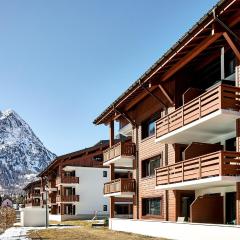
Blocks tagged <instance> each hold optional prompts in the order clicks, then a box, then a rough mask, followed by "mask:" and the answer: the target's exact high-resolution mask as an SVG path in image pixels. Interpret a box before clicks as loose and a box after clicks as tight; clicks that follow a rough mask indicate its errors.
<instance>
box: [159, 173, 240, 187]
mask: <svg viewBox="0 0 240 240" xmlns="http://www.w3.org/2000/svg"><path fill="white" fill-rule="evenodd" d="M239 181H240V176H237V177H235V176H217V177H209V178H202V179H198V180H191V181H185V182H179V183H171V184H164V185H159V186H156V187H155V189H159V190H196V189H201V188H209V187H227V186H236V183H237V182H239Z"/></svg>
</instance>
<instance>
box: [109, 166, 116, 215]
mask: <svg viewBox="0 0 240 240" xmlns="http://www.w3.org/2000/svg"><path fill="white" fill-rule="evenodd" d="M114 179H115V172H114V163H112V164H110V180H111V181H112V180H114ZM109 201H110V204H109V205H110V218H114V216H115V214H114V212H115V197H110V199H109Z"/></svg>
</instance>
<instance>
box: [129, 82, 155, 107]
mask: <svg viewBox="0 0 240 240" xmlns="http://www.w3.org/2000/svg"><path fill="white" fill-rule="evenodd" d="M156 88H157V86H153V87H152V88H151V91H153V90H155V89H156ZM147 95H148V93H147V92H145V91H144V92H143V93H142V94H141V95H140V96H139V97H137V98H136V99H135V100H132V101H131V103H129V104H128V106H127V107H126V109H125V111H128V110H130V109H131V108H132V107H133V106H135V105H136V104H137V103H138V102H140V101H141V100H143V99H144V98H145V97H146V96H147Z"/></svg>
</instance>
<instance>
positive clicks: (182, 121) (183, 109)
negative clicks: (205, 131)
mask: <svg viewBox="0 0 240 240" xmlns="http://www.w3.org/2000/svg"><path fill="white" fill-rule="evenodd" d="M182 126H184V106H182Z"/></svg>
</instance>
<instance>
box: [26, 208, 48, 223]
mask: <svg viewBox="0 0 240 240" xmlns="http://www.w3.org/2000/svg"><path fill="white" fill-rule="evenodd" d="M47 219H49V214H48V216H47ZM47 221H48V220H47ZM21 225H22V226H23V227H44V226H46V209H45V208H23V209H22V210H21Z"/></svg>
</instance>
